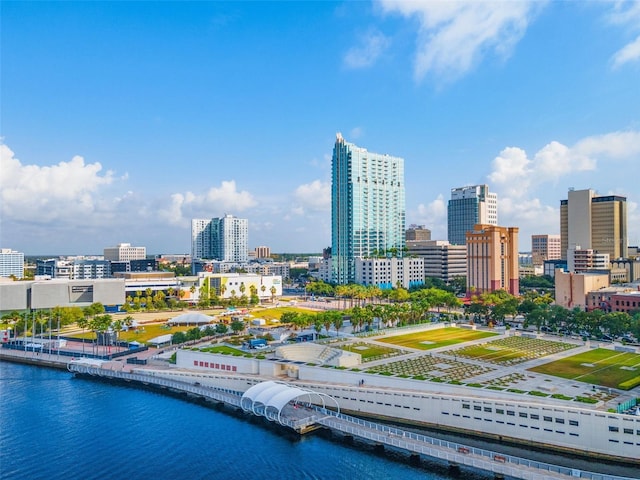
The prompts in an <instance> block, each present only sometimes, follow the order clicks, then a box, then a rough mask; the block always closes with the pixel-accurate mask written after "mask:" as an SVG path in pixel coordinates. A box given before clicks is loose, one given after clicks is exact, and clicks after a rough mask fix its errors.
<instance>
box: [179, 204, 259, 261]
mask: <svg viewBox="0 0 640 480" xmlns="http://www.w3.org/2000/svg"><path fill="white" fill-rule="evenodd" d="M248 240H249V221H248V220H247V219H246V218H237V217H234V216H233V215H225V216H224V217H222V218H212V219H210V220H203V219H193V220H191V257H192V259H193V261H195V260H196V259H211V260H219V261H223V262H247V261H248V259H249V256H248Z"/></svg>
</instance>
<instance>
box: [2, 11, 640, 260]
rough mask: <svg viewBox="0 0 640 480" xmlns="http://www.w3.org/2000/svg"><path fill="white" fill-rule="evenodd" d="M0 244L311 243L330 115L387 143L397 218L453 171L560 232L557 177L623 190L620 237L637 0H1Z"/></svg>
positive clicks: (446, 193) (444, 184) (437, 190)
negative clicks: (234, 237)
mask: <svg viewBox="0 0 640 480" xmlns="http://www.w3.org/2000/svg"><path fill="white" fill-rule="evenodd" d="M1 22H2V44H3V48H2V53H3V54H2V60H1V61H2V69H1V74H0V75H1V77H0V79H1V82H2V89H1V91H0V100H1V103H2V130H1V132H0V136H1V139H0V141H1V144H0V157H1V162H2V163H1V169H0V171H1V172H2V173H1V174H0V201H1V204H2V205H1V207H0V208H1V210H0V215H1V218H0V220H1V224H0V246H2V247H3V248H10V249H13V250H18V251H21V252H24V253H25V254H26V255H37V254H54V253H55V254H58V253H59V254H74V253H75V254H96V253H99V252H101V251H102V249H103V248H104V247H106V246H109V245H116V244H118V243H121V242H130V243H131V244H132V245H144V246H146V247H147V251H148V252H149V253H187V252H189V251H190V249H191V245H190V221H191V219H192V218H213V217H222V216H224V215H225V214H227V213H228V214H232V215H234V216H238V217H242V218H247V219H248V222H249V238H250V245H249V248H250V249H252V248H254V247H255V246H258V245H269V246H270V247H271V251H273V252H305V253H306V252H308V253H311V252H320V251H322V249H323V248H325V247H327V246H328V245H330V244H331V151H332V148H333V143H334V142H333V139H334V138H335V135H336V133H337V132H342V134H343V135H344V138H345V139H346V140H347V141H349V142H353V143H355V144H357V145H358V146H361V147H363V148H367V149H368V150H369V151H372V152H379V153H382V154H384V153H387V154H390V155H394V156H398V157H401V158H404V161H405V177H406V185H405V192H406V225H410V224H418V225H425V227H426V228H428V229H430V230H431V231H432V238H433V239H439V240H440V239H441V240H445V239H446V238H447V201H448V200H449V198H450V192H451V189H452V188H457V187H461V186H464V185H478V184H487V185H489V188H490V190H491V192H495V193H497V195H498V210H499V225H501V226H509V227H511V226H513V227H518V228H519V231H520V235H519V237H520V245H521V247H520V250H523V251H524V250H529V249H530V240H531V235H532V234H558V233H560V201H561V200H563V199H565V198H567V192H568V191H569V189H570V188H575V189H577V190H582V189H593V190H595V191H596V192H597V194H598V195H621V196H624V197H626V198H627V213H628V225H629V231H628V239H629V244H631V245H637V244H639V243H640V209H639V208H638V202H639V201H640V195H639V194H638V190H639V189H638V188H637V180H636V179H637V177H638V174H639V173H640V167H638V165H639V163H638V159H640V89H638V88H637V84H638V79H639V78H640V2H632V1H626V2H625V1H623V2H589V3H587V4H581V3H577V2H539V1H535V2H527V1H522V2H486V3H485V2H471V3H469V2H456V3H447V4H445V3H442V2H424V3H420V4H418V3H409V2H406V3H404V2H390V1H376V2H309V3H307V2H285V3H272V2H264V3H255V2H251V3H233V2H231V3H222V2H216V3H211V2H193V3H191V2H190V3H173V2H160V3H157V2H141V3H129V2H85V3H82V2H78V3H69V2H3V3H2V19H1Z"/></svg>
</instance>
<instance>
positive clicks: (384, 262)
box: [355, 257, 424, 290]
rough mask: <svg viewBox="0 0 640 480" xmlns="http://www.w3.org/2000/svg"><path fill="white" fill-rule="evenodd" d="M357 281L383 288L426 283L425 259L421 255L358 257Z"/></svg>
mask: <svg viewBox="0 0 640 480" xmlns="http://www.w3.org/2000/svg"><path fill="white" fill-rule="evenodd" d="M355 261H356V265H355V267H356V268H355V271H356V283H357V284H360V285H376V286H378V287H380V288H382V289H387V290H388V289H391V288H396V287H398V286H401V287H403V288H407V289H408V288H410V287H413V286H417V285H423V284H424V260H423V259H422V258H419V257H404V258H397V257H391V258H356V260H355Z"/></svg>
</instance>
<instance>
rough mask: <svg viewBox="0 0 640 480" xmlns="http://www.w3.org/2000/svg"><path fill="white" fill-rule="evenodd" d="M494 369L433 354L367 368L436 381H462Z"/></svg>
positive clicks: (371, 371)
mask: <svg viewBox="0 0 640 480" xmlns="http://www.w3.org/2000/svg"><path fill="white" fill-rule="evenodd" d="M492 370H494V369H493V368H491V367H485V366H481V365H475V364H471V363H466V362H459V361H456V360H452V359H449V358H443V357H436V356H432V355H422V356H420V357H416V358H411V359H407V360H399V361H396V362H391V363H386V364H384V365H377V366H375V367H371V368H369V369H367V372H368V373H378V374H381V375H397V376H399V377H404V378H415V379H419V380H432V381H435V382H460V381H462V380H466V379H467V378H472V377H476V376H478V375H482V374H484V373H488V372H490V371H492Z"/></svg>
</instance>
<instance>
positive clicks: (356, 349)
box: [336, 342, 407, 362]
mask: <svg viewBox="0 0 640 480" xmlns="http://www.w3.org/2000/svg"><path fill="white" fill-rule="evenodd" d="M336 348H340V349H342V350H346V351H348V352H353V353H358V354H360V356H361V357H362V361H363V362H373V361H375V360H382V359H384V358H389V357H394V356H397V355H402V354H404V353H407V352H405V351H403V350H399V349H397V348H391V347H385V346H382V345H375V344H373V343H366V342H356V343H347V344H344V345H338V346H336Z"/></svg>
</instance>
